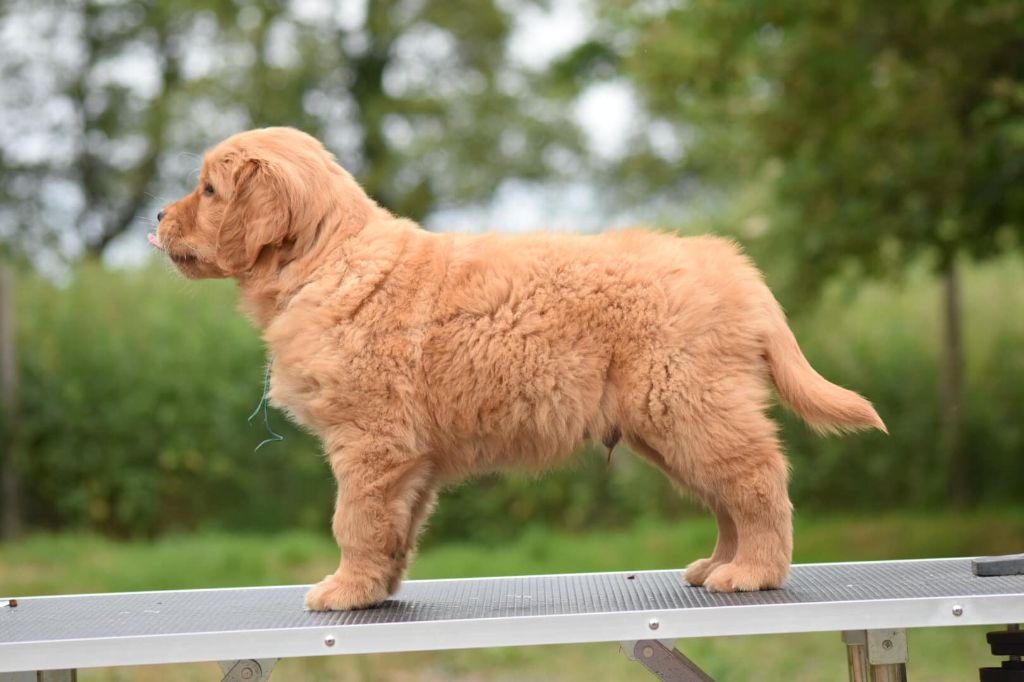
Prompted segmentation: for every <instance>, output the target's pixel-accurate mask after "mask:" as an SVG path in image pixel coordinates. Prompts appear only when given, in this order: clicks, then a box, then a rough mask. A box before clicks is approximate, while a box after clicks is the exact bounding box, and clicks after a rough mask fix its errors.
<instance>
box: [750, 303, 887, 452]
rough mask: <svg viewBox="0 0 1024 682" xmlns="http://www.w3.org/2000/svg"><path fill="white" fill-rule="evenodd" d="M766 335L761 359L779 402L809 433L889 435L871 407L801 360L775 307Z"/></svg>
mask: <svg viewBox="0 0 1024 682" xmlns="http://www.w3.org/2000/svg"><path fill="white" fill-rule="evenodd" d="M772 303H773V304H774V305H773V308H774V310H773V311H772V315H771V317H772V319H771V322H770V328H769V331H768V335H767V339H766V344H765V356H766V357H767V359H768V366H769V367H770V368H771V373H772V380H773V381H774V382H775V388H776V390H777V391H778V393H779V397H780V398H782V401H783V402H784V403H786V404H787V405H789V407H791V408H792V409H793V410H794V411H795V412H797V413H798V414H799V415H800V416H801V417H803V418H804V419H805V420H806V421H807V423H808V424H810V425H811V427H812V428H813V429H815V430H816V431H821V432H833V433H840V432H843V431H857V430H859V429H867V428H875V429H878V430H879V431H882V432H884V433H889V431H888V430H887V429H886V428H885V424H884V423H883V422H882V418H881V417H879V416H878V413H877V412H875V408H873V407H872V406H871V403H870V402H868V401H867V400H865V399H864V398H862V397H861V396H860V395H858V394H856V393H854V392H853V391H850V390H847V389H845V388H842V387H841V386H836V385H835V384H833V383H831V382H830V381H828V380H827V379H825V378H824V377H823V376H821V375H820V374H818V373H817V372H816V371H815V370H814V368H813V367H811V365H810V363H809V362H807V358H805V357H804V354H803V352H802V351H801V350H800V346H799V345H798V344H797V342H796V337H795V336H793V332H792V331H791V330H790V328H789V325H788V324H786V317H785V315H784V314H783V313H782V309H781V308H780V307H779V305H778V303H776V302H775V301H774V300H773V301H772Z"/></svg>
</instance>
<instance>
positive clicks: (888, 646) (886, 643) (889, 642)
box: [882, 639, 892, 649]
mask: <svg viewBox="0 0 1024 682" xmlns="http://www.w3.org/2000/svg"><path fill="white" fill-rule="evenodd" d="M882 648H883V649H891V648H892V640H891V639H883V640H882Z"/></svg>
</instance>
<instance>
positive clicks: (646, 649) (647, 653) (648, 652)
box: [644, 646, 654, 658]
mask: <svg viewBox="0 0 1024 682" xmlns="http://www.w3.org/2000/svg"><path fill="white" fill-rule="evenodd" d="M653 655H654V647H649V646H645V647H644V658H650V657H651V656H653Z"/></svg>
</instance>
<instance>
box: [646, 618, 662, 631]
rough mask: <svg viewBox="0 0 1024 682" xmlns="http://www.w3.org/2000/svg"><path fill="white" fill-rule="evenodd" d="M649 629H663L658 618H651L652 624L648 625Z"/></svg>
mask: <svg viewBox="0 0 1024 682" xmlns="http://www.w3.org/2000/svg"><path fill="white" fill-rule="evenodd" d="M647 627H649V628H650V629H652V630H657V629H658V628H660V627H661V623H659V622H658V619H657V618H651V620H650V622H649V623H647Z"/></svg>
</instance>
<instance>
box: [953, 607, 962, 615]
mask: <svg viewBox="0 0 1024 682" xmlns="http://www.w3.org/2000/svg"><path fill="white" fill-rule="evenodd" d="M953 615H954V616H957V617H959V616H962V615H964V607H962V606H960V605H959V604H954V605H953Z"/></svg>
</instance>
